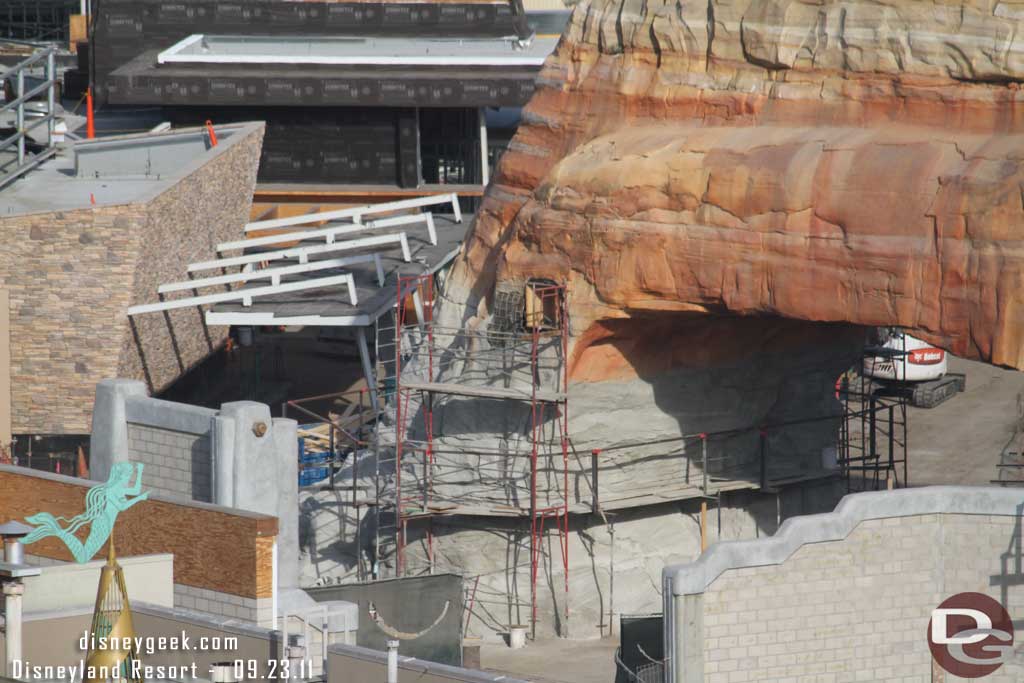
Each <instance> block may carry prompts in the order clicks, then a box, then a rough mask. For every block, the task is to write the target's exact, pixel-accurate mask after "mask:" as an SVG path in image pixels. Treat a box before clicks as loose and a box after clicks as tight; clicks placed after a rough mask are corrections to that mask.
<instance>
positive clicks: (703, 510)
mask: <svg viewBox="0 0 1024 683" xmlns="http://www.w3.org/2000/svg"><path fill="white" fill-rule="evenodd" d="M707 549H708V501H707V499H706V498H702V499H701V501H700V552H701V554H702V555H703V554H704V551H705V550H707Z"/></svg>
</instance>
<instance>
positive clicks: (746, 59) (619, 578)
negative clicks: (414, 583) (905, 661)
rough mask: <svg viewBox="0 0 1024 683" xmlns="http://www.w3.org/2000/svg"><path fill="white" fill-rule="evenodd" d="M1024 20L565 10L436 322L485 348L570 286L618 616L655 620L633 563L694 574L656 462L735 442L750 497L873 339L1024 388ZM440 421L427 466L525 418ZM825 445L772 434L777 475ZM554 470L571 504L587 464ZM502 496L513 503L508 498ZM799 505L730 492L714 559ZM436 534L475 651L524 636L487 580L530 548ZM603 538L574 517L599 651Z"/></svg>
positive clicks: (830, 407)
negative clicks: (533, 298)
mask: <svg viewBox="0 0 1024 683" xmlns="http://www.w3.org/2000/svg"><path fill="white" fill-rule="evenodd" d="M1022 20H1024V3H1010V2H996V1H982V0H965V1H964V2H960V3H958V2H950V3H945V2H944V3H938V2H934V3H933V2H903V1H901V0H877V1H872V2H868V1H867V0H856V1H848V2H843V1H833V0H806V1H803V2H798V1H795V0H706V1H705V2H702V3H696V2H660V1H659V0H583V2H581V3H580V4H579V5H577V6H576V8H575V10H574V12H573V15H572V19H571V21H570V24H569V26H568V27H567V29H566V32H565V34H564V36H563V38H562V41H561V42H560V44H559V46H558V48H557V50H556V52H555V53H554V54H553V55H552V56H551V57H550V58H549V59H548V62H547V64H546V65H545V67H544V69H543V71H542V74H541V77H540V83H539V87H538V90H537V91H536V93H535V95H534V97H533V99H532V101H531V102H530V104H529V106H528V107H527V108H526V109H525V111H524V114H523V121H524V122H523V125H522V126H521V127H520V129H519V131H518V132H517V134H516V137H515V138H514V140H513V142H512V144H511V146H510V147H509V150H508V151H507V152H506V153H505V155H504V157H503V158H502V160H501V163H500V167H499V169H498V171H497V173H496V175H495V178H494V180H493V182H492V183H491V185H490V187H489V188H488V191H487V193H486V196H485V198H484V200H483V203H482V206H481V208H480V210H479V211H478V212H477V215H476V219H475V222H474V224H473V226H472V227H471V229H470V232H469V235H468V237H467V241H466V244H465V247H464V249H463V252H462V254H461V256H460V258H459V259H458V261H457V262H456V264H455V267H454V269H453V271H452V273H451V274H450V276H449V277H448V278H447V281H446V283H445V287H444V297H445V300H444V302H443V305H442V306H441V307H440V311H439V312H438V318H439V320H440V321H441V324H443V325H445V326H448V327H464V328H468V329H477V330H487V329H490V327H491V326H492V325H493V324H494V322H495V309H496V307H495V303H496V296H495V293H496V292H503V291H511V290H515V289H516V288H519V289H520V290H521V289H522V287H523V286H524V284H525V283H527V282H528V281H529V280H530V279H531V278H542V279H550V280H555V281H560V282H564V283H565V284H566V287H567V292H568V294H567V302H568V311H569V320H570V328H571V338H570V351H569V368H570V377H569V380H570V384H569V406H570V407H569V416H570V429H569V431H570V435H571V438H572V440H573V444H574V445H575V446H576V449H577V450H578V451H579V452H581V453H584V454H587V453H588V451H589V449H590V448H602V449H607V451H606V453H605V454H604V455H602V456H601V468H602V469H601V473H600V476H601V484H600V486H601V491H602V499H603V500H606V498H605V496H608V497H614V496H615V495H619V496H620V497H621V496H624V495H628V494H636V495H637V496H638V498H637V501H638V502H637V507H633V509H624V510H623V511H622V512H621V513H620V515H621V516H620V517H619V519H620V520H621V523H620V526H619V530H618V531H617V533H616V543H618V544H619V549H618V550H617V551H616V555H615V557H616V563H615V576H616V578H615V582H616V591H617V592H616V595H622V594H625V595H627V596H628V598H627V601H626V602H622V603H617V607H616V609H617V610H619V611H621V610H622V609H624V608H623V607H622V605H625V604H628V608H626V609H629V610H631V611H633V612H643V611H645V610H657V609H658V607H659V605H660V601H659V597H658V595H657V592H656V590H657V589H656V578H654V575H653V574H652V572H651V567H658V566H661V564H662V563H663V562H664V561H665V560H666V559H667V558H669V557H690V558H692V557H694V556H695V555H696V554H697V553H698V552H699V542H698V539H697V537H696V535H695V528H696V527H695V525H696V520H695V517H696V509H697V505H698V503H697V502H696V501H694V500H690V501H689V502H685V501H684V502H681V503H677V504H671V503H666V504H662V505H659V506H655V505H651V501H652V497H654V498H656V497H657V495H658V494H659V493H662V494H666V497H667V498H669V499H670V498H671V490H672V487H673V486H675V485H677V484H679V482H680V480H681V479H684V477H685V474H684V471H688V470H687V468H688V466H689V465H693V464H695V462H697V463H699V457H700V455H701V453H700V448H699V446H697V448H696V449H695V448H694V445H695V444H693V443H689V442H687V443H683V444H681V446H680V447H679V448H678V450H677V451H669V455H671V457H661V458H657V457H654V456H657V455H659V454H660V455H662V456H664V455H666V449H665V448H664V447H663V446H659V445H658V444H657V443H653V442H656V441H657V440H658V439H660V438H668V437H673V436H675V437H678V436H679V435H681V434H693V433H695V432H705V431H706V432H712V431H715V430H735V432H736V433H735V434H733V435H732V436H729V437H726V438H722V439H721V440H719V441H718V442H713V443H712V444H711V446H710V447H711V449H712V451H713V452H712V453H711V456H712V461H713V462H725V463H728V464H730V465H733V466H740V468H739V469H740V471H739V472H737V470H736V469H735V468H734V469H731V470H728V471H723V472H720V474H721V475H722V476H723V477H725V478H729V477H732V478H733V479H737V480H743V479H746V481H747V482H748V483H750V482H754V483H756V481H757V480H756V474H752V473H751V470H750V468H749V467H748V468H747V469H745V470H744V469H743V468H742V466H745V465H746V466H749V465H751V464H754V463H756V458H757V457H758V451H757V448H758V439H757V437H758V426H759V425H764V424H766V423H780V422H787V423H792V422H801V421H803V420H806V419H807V418H810V417H822V416H824V417H826V418H827V417H828V416H830V415H835V414H836V413H837V411H838V409H839V407H838V404H837V402H836V401H835V396H834V386H833V384H834V382H835V379H836V377H837V376H838V374H839V373H840V372H842V370H843V369H844V368H846V367H849V365H850V364H852V363H854V362H856V360H857V359H858V356H859V353H860V350H861V348H862V346H863V342H864V336H865V333H866V328H868V327H871V326H882V325H898V326H903V327H906V328H910V329H911V330H912V334H914V335H916V336H920V337H923V338H925V339H928V340H930V341H932V342H933V343H935V344H937V345H939V346H941V347H943V348H946V349H948V350H950V351H952V352H953V353H956V354H958V355H962V356H966V357H970V358H979V359H982V360H985V361H988V362H991V363H996V364H1000V365H1006V366H1012V367H1017V368H1021V367H1024V293H1022V292H1024V288H1022V287H1021V285H1022V284H1024V277H1022V271H1024V251H1022V246H1021V245H1022V241H1021V240H1022V238H1024V227H1022V225H1024V220H1022V219H1024V193H1022V186H1021V182H1022V173H1024V165H1022V159H1024V135H1022V134H1020V133H1024V106H1020V103H1022V102H1024V98H1022V95H1021V91H1020V90H1019V86H1018V84H1019V82H1020V81H1022V80H1024V43H1022V40H1024V39H1022V38H1021V37H1020V36H1022V35H1024V22H1022ZM457 376H458V370H457V369H455V370H453V372H452V375H450V377H449V379H454V378H455V377H457ZM436 412H437V416H436V418H435V420H436V425H438V430H439V431H440V432H444V433H443V434H442V435H439V436H438V440H439V441H441V442H442V443H443V444H444V446H445V447H448V448H453V447H455V448H457V447H467V449H468V448H471V447H472V444H483V445H485V446H487V447H494V446H498V447H501V446H506V447H508V448H509V449H510V450H512V448H513V444H514V443H515V442H516V440H517V439H518V440H520V441H521V440H522V438H523V435H524V434H525V426H526V424H527V422H528V414H527V413H524V412H523V410H522V409H518V410H517V409H515V408H513V407H509V406H508V405H505V404H502V405H498V404H497V403H495V402H487V401H483V400H479V399H466V398H454V399H444V400H443V401H441V402H440V405H439V406H437V411H436ZM836 427H837V421H835V420H830V419H824V420H822V421H819V422H816V423H814V424H809V423H806V422H801V424H800V425H797V426H794V427H792V428H786V429H783V430H773V431H772V432H771V434H770V436H769V439H770V444H769V445H770V453H771V466H772V467H779V468H780V469H781V470H785V469H787V468H791V469H793V470H795V471H797V472H801V471H802V472H803V473H804V474H805V475H807V476H808V477H809V478H813V477H814V476H815V471H816V470H817V471H818V474H823V472H821V467H822V455H823V451H827V449H828V448H829V446H830V444H832V445H834V444H835V438H836ZM636 442H645V443H644V444H643V445H638V446H635V447H631V448H624V449H620V450H616V451H614V452H613V451H612V450H611V447H612V446H615V445H617V444H630V443H636ZM462 466H463V469H464V471H465V473H466V479H465V481H464V482H462V485H463V486H464V487H465V488H466V490H468V489H469V488H470V487H471V486H475V487H476V488H477V489H479V488H480V487H481V485H483V484H487V483H490V484H491V485H492V489H493V490H494V491H495V495H503V494H504V495H509V490H508V489H505V490H502V489H500V487H499V486H497V485H496V482H494V481H493V480H487V479H486V477H484V475H483V470H482V469H481V468H480V465H479V460H478V459H475V458H474V457H472V456H470V455H467V456H466V457H465V458H464V460H463V461H462ZM573 468H574V472H573V475H572V476H573V480H572V481H573V482H575V483H570V488H573V489H574V490H573V491H572V492H571V493H572V494H573V495H577V496H578V497H579V498H580V499H583V498H585V497H586V496H585V495H580V494H579V493H578V492H577V491H576V490H575V489H576V488H577V487H579V488H583V487H584V486H585V482H584V483H583V484H581V483H579V482H580V481H581V480H585V479H586V478H587V476H588V472H587V466H586V463H582V464H581V466H577V465H576V464H575V463H573ZM474 471H476V472H477V473H478V474H479V476H478V477H477V478H476V479H475V480H474V478H473V476H472V474H473V472H474ZM755 472H756V468H755ZM519 474H520V477H519V478H518V479H517V481H516V482H515V483H514V486H513V487H512V494H513V495H511V498H515V499H518V500H519V501H522V500H523V495H524V491H523V488H524V482H523V479H522V477H521V472H520V473H519ZM555 489H557V482H556V483H555ZM584 490H585V489H584ZM805 493H806V491H802V490H799V489H797V488H793V489H790V490H786V491H783V492H782V493H781V494H780V496H781V497H782V500H783V504H781V506H780V507H779V508H776V507H775V503H776V501H775V500H774V499H766V498H764V497H763V495H762V494H757V493H745V492H740V493H736V494H733V495H731V496H725V499H724V500H723V501H722V506H723V507H724V508H725V521H724V522H723V531H722V537H723V538H728V537H732V538H736V537H750V536H753V535H755V534H757V533H761V532H764V531H768V532H770V531H772V530H774V524H775V522H776V521H777V517H776V515H779V516H783V517H784V516H785V515H786V512H785V510H786V509H787V506H786V504H785V500H786V496H791V498H790V500H791V501H792V500H793V499H794V498H796V499H797V500H798V501H801V502H800V504H799V505H798V504H796V503H793V504H792V505H791V507H790V508H789V509H792V510H794V511H811V509H814V508H815V507H828V506H829V505H830V504H831V503H834V501H835V495H836V491H835V489H830V488H829V487H828V486H824V487H822V488H821V489H820V490H819V491H818V493H814V494H812V497H813V498H814V500H813V504H812V505H810V506H809V507H803V506H802V501H803V496H804V494H805ZM680 497H682V496H680ZM830 497H831V498H830ZM826 499H830V500H826ZM643 501H646V502H643ZM641 504H643V505H648V507H646V508H641V507H638V506H639V505H641ZM780 510H781V511H780ZM449 519H451V518H439V519H438V520H436V521H435V522H434V527H433V528H434V532H435V534H436V535H437V538H436V540H435V543H434V545H433V546H431V548H432V552H435V553H437V555H438V556H439V557H440V558H442V560H443V566H453V567H456V568H462V569H463V570H464V571H466V572H468V573H470V574H476V573H480V574H481V575H482V576H483V578H482V579H481V586H487V587H488V589H489V590H490V591H492V594H493V593H498V594H503V593H508V596H509V597H508V602H507V605H508V606H509V609H508V612H507V613H503V614H499V615H494V614H492V615H491V617H492V621H496V622H498V623H497V625H496V624H494V623H490V622H489V621H488V618H487V617H484V616H481V615H479V614H478V615H476V619H474V621H473V622H471V629H473V630H476V631H483V630H486V629H490V628H497V627H499V626H500V623H501V621H502V619H508V620H513V619H517V618H518V619H522V618H523V616H522V615H521V613H518V612H515V610H514V609H513V607H514V606H517V605H519V604H520V603H519V602H517V601H516V596H518V598H519V599H522V596H524V595H525V594H526V592H527V590H528V578H525V577H523V576H522V575H521V574H517V576H516V577H515V578H514V579H512V580H511V582H510V581H509V579H508V576H507V574H503V573H502V570H503V569H508V568H510V567H519V568H520V569H519V571H520V572H522V571H523V570H522V569H521V567H522V565H523V563H524V562H525V561H526V560H525V559H524V558H525V553H526V550H524V549H523V548H522V547H521V546H522V544H524V543H525V542H526V541H524V540H523V539H524V538H528V532H525V533H527V536H525V537H524V536H523V535H522V534H523V533H524V532H523V531H522V529H523V528H524V527H522V525H518V526H517V524H516V523H514V522H512V521H508V522H506V521H500V520H499V521H497V522H495V521H490V522H488V521H484V520H482V519H479V518H478V519H473V520H469V519H466V518H462V519H459V518H454V519H451V521H449ZM602 525H603V522H601V521H599V520H598V519H597V518H596V516H595V517H587V518H585V517H583V516H582V515H581V516H576V517H575V518H574V521H573V532H572V534H570V556H571V557H572V563H573V566H575V567H576V569H575V570H573V573H572V577H571V590H570V593H571V595H570V598H569V602H570V603H571V604H572V605H573V609H574V610H576V612H575V614H576V615H577V616H576V617H575V619H576V620H575V622H574V623H575V624H577V626H576V627H575V628H574V629H573V631H572V633H573V635H574V636H581V635H593V634H595V628H594V625H595V624H597V623H603V622H604V619H603V618H602V617H600V611H601V610H607V608H608V606H607V604H601V603H602V601H603V598H602V596H605V595H607V594H608V593H607V592H608V588H609V585H608V584H609V577H608V576H607V575H606V574H602V573H601V569H600V568H603V567H605V566H607V565H606V560H607V559H608V558H607V557H606V552H608V550H607V549H606V548H607V546H605V544H606V543H607V542H610V534H607V533H606V532H605V531H604V530H603V529H602ZM467 527H469V528H475V529H477V530H476V531H473V530H467ZM423 528H425V525H422V524H421V527H419V528H418V529H417V531H416V533H414V534H413V535H414V537H415V538H420V539H421V536H417V534H421V533H422V530H423ZM485 528H486V529H487V530H486V531H485V530H484V529H485ZM502 528H506V530H507V531H508V533H506V534H505V535H502V534H498V533H495V529H499V530H500V529H502ZM515 529H519V533H520V536H518V540H516V537H515V534H514V533H513V531H514V530H515ZM712 540H714V537H712ZM502 543H505V544H507V546H508V548H509V549H510V550H508V551H505V550H504V549H503V548H504V546H501V544H502ZM517 544H518V545H517ZM424 545H425V544H424ZM499 546H501V547H499ZM513 546H514V548H513ZM623 549H625V552H623ZM513 550H515V552H513ZM417 553H418V556H419V557H423V556H424V555H425V547H418V548H417ZM516 553H518V554H516ZM609 554H610V553H609ZM542 572H543V579H542V584H543V586H544V589H543V590H544V595H543V596H542V598H541V599H542V601H543V602H544V604H545V608H544V609H543V610H542V614H543V616H542V622H543V624H542V629H544V630H547V629H549V628H557V627H558V624H557V617H554V618H553V616H552V615H553V614H554V613H555V612H556V610H555V609H554V608H553V606H552V604H551V603H550V602H549V601H550V600H553V601H554V602H555V603H558V601H559V600H561V597H560V595H559V592H558V591H559V590H560V589H559V588H558V587H559V586H560V585H561V581H562V579H561V578H560V577H559V576H558V575H559V574H560V573H561V567H560V564H559V558H558V550H557V543H555V542H551V543H549V544H548V545H547V549H546V550H545V551H544V556H543V561H542ZM652 585H654V588H652ZM524 586H526V588H524ZM549 587H550V590H548V588H549ZM618 591H623V593H620V592H618ZM500 611H501V610H499V612H500ZM580 625H582V626H580Z"/></svg>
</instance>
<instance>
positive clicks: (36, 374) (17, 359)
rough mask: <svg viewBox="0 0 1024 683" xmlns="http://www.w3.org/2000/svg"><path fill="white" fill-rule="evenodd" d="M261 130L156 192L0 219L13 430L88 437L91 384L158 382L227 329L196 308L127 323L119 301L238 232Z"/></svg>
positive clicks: (137, 298) (238, 137)
mask: <svg viewBox="0 0 1024 683" xmlns="http://www.w3.org/2000/svg"><path fill="white" fill-rule="evenodd" d="M262 139H263V125H262V124H248V125H246V126H242V127H241V130H240V132H239V133H238V134H235V135H232V136H231V137H230V139H227V140H226V141H225V142H223V143H222V144H220V145H218V147H216V148H215V149H214V150H211V152H210V153H209V154H208V155H206V156H203V157H199V158H197V160H196V163H195V164H193V165H192V166H188V167H185V168H184V169H182V177H181V178H179V179H171V180H169V181H168V180H166V179H165V181H163V182H162V183H157V182H154V188H155V190H154V191H157V194H155V195H153V194H152V193H138V195H137V196H136V197H134V198H131V199H128V200H126V202H125V203H123V204H119V205H113V206H111V205H106V206H90V205H89V197H88V196H84V197H82V198H81V201H82V206H83V207H84V208H80V209H74V210H66V211H49V212H39V213H22V214H14V215H12V214H4V215H3V216H0V229H2V231H3V234H4V245H5V246H4V249H3V251H2V252H0V288H4V289H6V290H7V291H8V292H9V296H10V306H9V309H10V319H11V329H10V332H11V335H10V337H11V349H10V357H11V358H10V368H11V385H12V389H11V398H12V431H13V432H14V433H16V434H34V433H47V434H85V433H87V432H88V430H89V419H90V408H91V406H92V400H91V396H92V392H93V387H94V385H95V384H96V382H97V381H99V380H100V379H102V378H104V377H111V376H115V375H119V376H123V377H133V378H137V379H144V380H146V381H147V382H148V383H149V384H150V385H151V386H152V387H153V388H154V390H159V389H161V388H162V387H164V386H166V385H167V384H169V383H170V382H172V381H173V380H174V379H176V378H177V377H179V376H180V375H181V374H182V373H184V372H185V371H186V370H187V369H189V368H190V367H192V366H194V365H196V364H197V363H198V362H200V361H201V360H202V359H204V358H205V357H206V356H208V355H209V354H210V353H211V352H213V351H214V350H215V349H216V348H217V346H218V345H219V344H220V343H221V342H222V341H223V338H224V336H225V335H226V333H227V330H226V328H211V329H206V328H205V325H204V324H203V320H202V314H201V313H199V312H197V310H195V309H182V310H179V311H170V312H169V314H168V315H167V316H161V315H150V316H142V317H140V318H139V320H138V322H137V323H136V325H135V327H134V329H133V328H132V326H131V325H130V322H129V320H128V318H127V316H126V315H125V309H126V308H127V307H128V306H130V305H132V304H136V303H145V302H149V301H153V300H154V299H155V297H156V285H157V283H159V282H169V281H173V280H178V279H180V278H181V277H182V274H183V273H184V272H185V266H186V265H187V264H188V263H190V262H192V261H197V260H202V259H204V258H212V257H213V256H214V254H215V252H214V244H215V243H216V242H219V241H224V240H228V239H232V238H237V237H240V236H241V235H242V226H243V225H244V223H245V222H246V220H247V218H248V211H249V206H250V204H251V199H252V190H253V188H254V186H255V179H256V168H257V165H258V162H259V154H260V145H261V143H262ZM117 182H118V181H116V180H112V181H110V183H111V187H112V188H114V187H116V184H117ZM159 188H163V189H162V191H160V190H159ZM111 192H112V193H113V192H116V190H115V189H111ZM140 349H141V351H140Z"/></svg>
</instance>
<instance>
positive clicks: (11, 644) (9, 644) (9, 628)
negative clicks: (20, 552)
mask: <svg viewBox="0 0 1024 683" xmlns="http://www.w3.org/2000/svg"><path fill="white" fill-rule="evenodd" d="M24 592H25V585H24V584H23V583H22V582H21V581H8V582H7V583H5V584H4V590H3V593H4V624H5V625H4V638H5V641H6V654H5V656H4V672H5V673H4V675H6V676H8V677H11V678H13V677H14V662H20V661H22V655H21V596H22V595H23V594H24Z"/></svg>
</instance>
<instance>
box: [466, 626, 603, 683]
mask: <svg viewBox="0 0 1024 683" xmlns="http://www.w3.org/2000/svg"><path fill="white" fill-rule="evenodd" d="M618 645H619V638H618V635H616V636H615V638H602V639H600V640H574V641H567V640H559V639H550V640H538V641H535V642H532V643H531V642H527V645H526V647H524V648H522V649H520V650H512V649H509V648H508V647H506V646H505V645H503V644H496V643H486V644H484V645H483V646H482V647H481V648H480V660H481V662H480V663H481V665H482V666H483V668H484V670H485V671H490V672H492V673H503V674H507V675H508V676H511V677H514V678H519V679H521V680H527V681H531V682H532V683H612V681H614V680H615V648H616V647H618Z"/></svg>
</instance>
